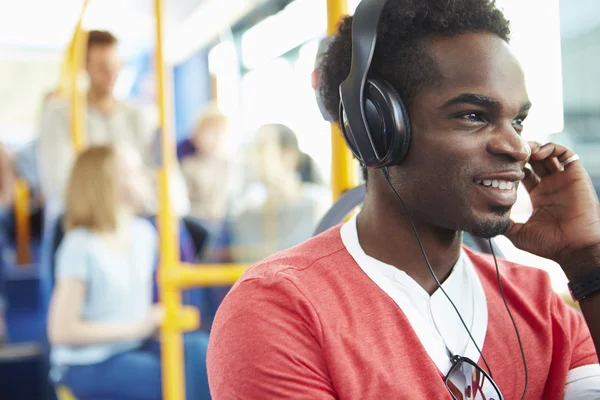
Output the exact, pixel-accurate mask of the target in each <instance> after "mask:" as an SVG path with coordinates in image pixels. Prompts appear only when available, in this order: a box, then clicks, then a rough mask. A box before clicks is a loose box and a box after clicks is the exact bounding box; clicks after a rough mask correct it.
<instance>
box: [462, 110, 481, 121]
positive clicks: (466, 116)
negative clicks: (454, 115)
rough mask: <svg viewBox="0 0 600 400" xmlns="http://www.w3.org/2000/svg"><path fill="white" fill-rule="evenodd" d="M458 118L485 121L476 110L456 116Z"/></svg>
mask: <svg viewBox="0 0 600 400" xmlns="http://www.w3.org/2000/svg"><path fill="white" fill-rule="evenodd" d="M458 118H459V119H462V120H465V121H467V122H485V120H484V118H483V115H482V114H481V113H478V112H473V111H472V112H468V113H466V114H461V115H459V116H458Z"/></svg>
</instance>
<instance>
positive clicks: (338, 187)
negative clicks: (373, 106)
mask: <svg viewBox="0 0 600 400" xmlns="http://www.w3.org/2000/svg"><path fill="white" fill-rule="evenodd" d="M347 14H348V0H327V34H328V35H334V34H335V33H336V32H337V26H338V23H339V21H340V18H341V17H342V16H344V15H347ZM356 170H357V168H356V163H355V161H354V158H353V157H352V153H351V152H350V150H349V149H348V147H346V142H345V141H344V136H343V135H342V131H341V130H340V127H339V126H338V125H337V123H335V122H334V123H332V124H331V191H332V195H333V201H335V200H337V199H338V198H339V197H340V196H341V195H342V194H343V193H344V192H345V191H347V190H349V189H352V188H353V187H355V186H356V184H357V182H358V180H357V176H356Z"/></svg>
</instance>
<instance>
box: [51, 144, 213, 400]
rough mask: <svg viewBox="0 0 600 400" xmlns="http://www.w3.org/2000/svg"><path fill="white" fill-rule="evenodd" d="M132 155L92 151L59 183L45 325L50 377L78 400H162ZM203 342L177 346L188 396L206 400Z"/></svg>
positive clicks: (151, 264)
mask: <svg viewBox="0 0 600 400" xmlns="http://www.w3.org/2000/svg"><path fill="white" fill-rule="evenodd" d="M135 154H136V153H135V152H133V153H132V152H130V151H126V150H124V149H123V150H122V149H119V150H116V148H115V147H112V146H99V147H92V148H90V149H88V150H86V151H85V152H83V153H82V154H81V155H80V156H79V158H78V159H77V161H76V164H75V168H74V169H73V173H72V175H71V180H70V182H69V186H68V193H67V207H66V215H65V230H66V235H65V237H64V239H63V241H62V243H61V245H60V248H59V250H58V253H57V258H56V263H57V265H56V282H57V283H56V286H55V289H54V292H53V294H52V300H51V305H50V312H49V319H48V337H49V340H50V343H51V345H52V349H51V362H52V372H51V377H52V379H53V380H54V381H55V382H59V383H63V384H66V385H67V386H68V387H69V388H70V389H71V391H72V392H73V394H74V395H75V396H76V397H77V398H79V399H84V398H97V397H103V398H104V397H111V398H112V397H117V398H127V399H161V398H162V395H161V393H162V389H161V367H160V346H159V342H158V341H156V340H155V339H154V338H155V335H156V334H157V331H158V328H159V326H160V324H161V323H162V321H163V310H162V309H161V307H160V306H159V305H158V304H152V285H153V273H154V269H155V265H156V254H157V235H156V232H155V230H154V228H153V227H152V225H151V224H150V223H149V222H147V221H145V220H143V219H140V218H138V217H136V216H135V213H136V209H137V208H138V207H139V206H140V205H141V204H142V203H143V201H144V197H145V194H146V193H147V190H148V187H147V185H146V183H147V182H144V180H143V179H140V177H141V176H142V175H141V174H140V171H141V169H142V161H141V159H140V158H136V157H135ZM206 345H207V339H206V338H205V337H204V336H199V335H196V334H194V335H190V336H187V337H186V339H185V349H186V355H187V357H186V359H188V360H190V361H189V363H188V364H189V365H186V373H188V374H189V375H190V378H189V379H187V382H188V387H187V393H188V399H201V398H208V384H207V382H206V366H205V348H206Z"/></svg>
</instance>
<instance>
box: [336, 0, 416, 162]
mask: <svg viewBox="0 0 600 400" xmlns="http://www.w3.org/2000/svg"><path fill="white" fill-rule="evenodd" d="M387 1H388V0H363V1H361V2H360V4H359V5H358V7H357V9H356V12H355V13H354V17H353V20H352V64H351V67H350V73H349V75H348V77H347V78H346V79H345V80H344V81H343V82H342V83H341V85H340V87H339V91H340V109H339V113H340V121H341V127H342V132H343V134H344V138H345V139H346V142H347V143H348V146H349V147H350V150H351V151H352V153H353V154H354V156H355V157H356V158H357V159H358V160H359V161H360V162H361V164H363V165H364V166H365V167H371V168H383V167H388V166H390V165H396V164H399V163H400V162H401V161H402V160H403V159H404V157H405V156H406V154H407V153H408V148H409V145H410V121H409V118H408V112H407V109H406V107H405V105H404V103H403V102H402V99H401V98H400V95H399V94H398V92H397V91H396V90H395V89H394V88H393V87H392V85H390V84H389V83H388V82H387V81H385V80H384V79H381V78H379V77H376V76H373V74H370V73H369V69H370V67H371V61H372V60H373V54H374V52H375V44H376V42H377V28H378V26H379V19H380V17H381V13H382V11H383V8H384V7H385V5H386V3H387Z"/></svg>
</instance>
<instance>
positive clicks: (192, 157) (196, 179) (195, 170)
mask: <svg viewBox="0 0 600 400" xmlns="http://www.w3.org/2000/svg"><path fill="white" fill-rule="evenodd" d="M228 133H229V121H228V119H227V117H226V116H225V115H223V114H222V113H220V112H219V110H218V109H217V108H216V107H214V106H211V107H210V108H208V109H207V110H206V111H205V112H204V113H203V114H202V116H201V117H200V119H199V121H198V123H197V125H196V128H195V129H194V134H193V135H192V137H191V138H190V139H189V140H188V141H186V142H184V143H182V145H180V146H179V149H178V153H179V155H180V157H182V159H181V160H182V161H181V169H182V170H183V176H184V178H185V181H186V184H187V189H188V193H189V196H190V205H191V215H193V216H196V217H199V218H202V219H203V220H205V221H207V222H209V223H218V222H220V221H222V220H223V218H224V217H225V213H226V211H227V204H228V200H229V195H230V193H231V184H232V179H231V175H232V174H231V173H232V171H231V162H230V154H229V153H228V151H227V136H228Z"/></svg>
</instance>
